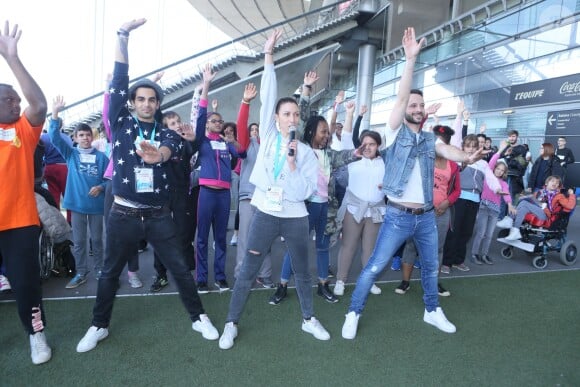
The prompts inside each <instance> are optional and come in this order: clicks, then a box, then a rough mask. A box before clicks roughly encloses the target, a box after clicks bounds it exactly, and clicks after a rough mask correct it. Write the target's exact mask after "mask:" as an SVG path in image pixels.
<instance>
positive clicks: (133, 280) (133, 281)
mask: <svg viewBox="0 0 580 387" xmlns="http://www.w3.org/2000/svg"><path fill="white" fill-rule="evenodd" d="M129 285H131V287H132V288H133V289H138V288H142V287H143V282H141V279H140V278H139V276H138V275H137V273H133V274H129Z"/></svg>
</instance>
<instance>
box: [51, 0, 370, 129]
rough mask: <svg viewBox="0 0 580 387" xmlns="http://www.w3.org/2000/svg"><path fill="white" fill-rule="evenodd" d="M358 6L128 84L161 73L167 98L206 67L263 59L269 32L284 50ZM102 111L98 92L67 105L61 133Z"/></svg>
mask: <svg viewBox="0 0 580 387" xmlns="http://www.w3.org/2000/svg"><path fill="white" fill-rule="evenodd" d="M359 2H360V0H350V1H345V0H342V1H337V2H335V3H333V4H330V5H327V6H325V7H321V8H318V9H316V10H313V11H309V12H307V13H305V14H303V15H299V16H296V17H293V18H291V19H287V20H284V21H282V22H279V23H276V24H274V25H271V26H268V27H266V28H263V29H260V30H256V31H254V32H252V33H250V34H248V35H245V36H242V37H239V38H236V39H233V40H231V41H228V42H225V43H222V44H219V45H217V46H214V47H211V48H209V49H207V50H204V51H202V52H199V53H196V54H194V55H191V56H189V57H186V58H184V59H181V60H179V61H177V62H174V63H171V64H168V65H166V66H164V67H161V68H158V69H155V70H152V71H150V72H149V73H147V74H143V75H141V76H139V77H137V78H134V79H132V80H131V81H130V82H131V83H132V82H135V81H137V80H139V79H142V78H144V77H151V76H152V75H154V74H156V73H158V72H161V71H163V72H164V75H163V79H162V80H161V81H160V85H161V86H162V87H163V89H164V93H165V95H168V94H171V93H173V92H175V91H177V90H180V89H181V88H183V87H187V86H189V85H191V84H192V83H194V82H198V81H200V80H201V68H202V66H204V65H205V64H206V63H212V64H213V65H214V66H215V67H216V68H223V67H227V66H229V65H231V64H232V63H235V62H237V61H240V60H250V61H256V60H259V59H260V58H261V57H262V55H263V54H262V51H263V46H264V43H265V41H266V40H267V38H268V35H269V33H270V32H271V31H272V29H273V28H280V29H282V30H283V35H282V36H283V40H282V42H280V43H279V45H278V47H280V48H284V47H286V46H288V45H292V44H294V43H295V42H297V41H300V40H301V39H303V38H305V37H307V36H309V34H311V33H315V32H316V31H318V30H320V29H324V28H328V27H329V26H332V25H334V24H336V23H340V22H341V21H342V20H348V19H350V18H352V17H353V16H355V15H356V14H357V10H358V5H359ZM343 3H348V7H346V8H345V7H344V5H345V4H343ZM341 4H342V5H343V7H340V12H339V5H341ZM102 108H103V93H102V92H99V93H97V94H94V95H91V96H89V97H87V98H85V99H82V100H80V101H77V102H75V103H72V104H69V105H67V107H66V108H65V109H64V110H63V112H62V113H61V116H62V117H63V120H64V122H65V123H66V126H65V130H71V129H72V128H73V127H74V126H75V125H76V124H78V123H80V122H84V123H88V124H91V123H94V122H96V121H97V120H100V118H101V116H102Z"/></svg>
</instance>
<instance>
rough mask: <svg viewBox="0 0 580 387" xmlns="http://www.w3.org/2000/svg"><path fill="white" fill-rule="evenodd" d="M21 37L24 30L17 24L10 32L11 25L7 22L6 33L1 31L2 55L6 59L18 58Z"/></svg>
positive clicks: (0, 49)
mask: <svg viewBox="0 0 580 387" xmlns="http://www.w3.org/2000/svg"><path fill="white" fill-rule="evenodd" d="M21 35H22V30H19V29H18V24H15V25H14V27H13V28H12V31H10V24H9V23H8V20H6V23H5V24H4V32H2V31H1V30H0V54H2V56H3V57H4V59H8V58H15V57H18V40H20V36H21Z"/></svg>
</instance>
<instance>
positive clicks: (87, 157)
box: [79, 153, 97, 164]
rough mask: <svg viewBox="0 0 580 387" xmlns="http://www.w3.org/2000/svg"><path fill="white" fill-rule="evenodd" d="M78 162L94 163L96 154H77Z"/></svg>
mask: <svg viewBox="0 0 580 387" xmlns="http://www.w3.org/2000/svg"><path fill="white" fill-rule="evenodd" d="M79 159H80V162H81V163H83V164H94V163H96V161H97V155H90V154H86V153H80V154H79Z"/></svg>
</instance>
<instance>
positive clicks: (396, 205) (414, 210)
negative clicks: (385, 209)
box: [387, 202, 435, 215]
mask: <svg viewBox="0 0 580 387" xmlns="http://www.w3.org/2000/svg"><path fill="white" fill-rule="evenodd" d="M387 206H391V207H393V208H396V209H397V210H401V211H404V212H406V213H407V214H411V215H423V214H425V213H427V212H430V211H433V209H434V208H435V207H433V206H432V205H431V206H429V207H421V208H411V207H405V206H403V205H401V204H399V203H395V202H388V203H387Z"/></svg>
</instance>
